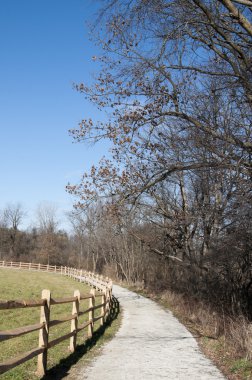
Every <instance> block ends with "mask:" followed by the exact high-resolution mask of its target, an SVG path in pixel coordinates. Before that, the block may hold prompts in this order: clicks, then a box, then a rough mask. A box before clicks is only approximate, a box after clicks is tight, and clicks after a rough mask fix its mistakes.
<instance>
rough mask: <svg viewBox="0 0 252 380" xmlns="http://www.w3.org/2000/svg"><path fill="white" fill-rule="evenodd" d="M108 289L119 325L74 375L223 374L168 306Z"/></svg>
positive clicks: (190, 377) (92, 378)
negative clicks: (98, 352)
mask: <svg viewBox="0 0 252 380" xmlns="http://www.w3.org/2000/svg"><path fill="white" fill-rule="evenodd" d="M113 293H114V295H115V297H117V298H118V300H119V302H120V306H121V307H122V308H123V320H122V325H121V327H120V329H119V331H118V332H117V334H116V336H115V338H114V339H113V340H112V341H110V342H109V343H108V344H107V345H105V346H104V348H103V350H102V353H101V356H99V357H97V358H96V359H95V360H94V362H93V363H91V365H89V366H88V367H86V368H85V369H83V371H81V372H80V373H79V376H78V377H77V379H78V380H80V379H88V380H99V379H101V380H125V379H127V380H146V379H153V380H155V379H171V380H175V379H178V380H219V379H225V378H224V376H223V375H222V374H221V373H220V372H219V370H218V369H217V368H216V367H215V366H214V365H213V364H212V362H211V361H210V360H209V359H207V358H206V357H205V356H204V355H203V354H202V353H201V352H200V350H199V348H198V344H197V342H196V340H195V339H194V338H193V336H192V335H191V334H190V333H189V332H188V331H187V329H186V328H185V327H184V326H183V325H182V324H181V323H180V322H178V320H177V319H176V318H174V317H173V315H172V314H171V313H170V312H169V311H165V310H163V309H162V308H161V307H160V306H159V305H157V304H156V303H155V302H153V301H151V300H149V299H147V298H145V297H142V296H139V295H137V294H136V293H133V292H130V291H128V290H127V289H123V288H121V287H119V286H114V288H113Z"/></svg>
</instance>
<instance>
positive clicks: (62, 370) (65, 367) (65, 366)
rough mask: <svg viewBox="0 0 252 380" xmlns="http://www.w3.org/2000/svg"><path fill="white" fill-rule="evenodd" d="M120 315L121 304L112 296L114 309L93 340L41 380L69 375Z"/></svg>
mask: <svg viewBox="0 0 252 380" xmlns="http://www.w3.org/2000/svg"><path fill="white" fill-rule="evenodd" d="M119 313H120V304H119V301H118V300H117V298H115V297H114V296H112V307H111V312H110V315H109V317H108V319H107V321H106V322H105V323H104V325H103V326H100V327H99V328H98V329H97V330H96V331H95V332H94V333H93V336H92V338H90V339H87V340H86V341H85V342H84V343H83V344H80V345H78V346H77V347H76V349H75V351H74V352H73V353H72V354H70V355H69V356H68V357H67V358H64V359H61V360H60V362H59V364H57V365H56V366H54V367H53V368H51V369H50V370H48V371H47V373H46V375H45V376H43V377H42V378H41V380H60V379H64V377H66V376H68V375H69V370H70V369H71V367H72V366H73V365H74V364H76V363H77V362H78V361H79V359H80V358H81V357H82V356H83V355H85V354H86V353H87V352H88V351H90V349H91V348H92V347H93V346H95V345H96V343H97V342H98V340H99V339H100V338H101V336H102V335H103V334H104V333H105V331H106V329H107V328H108V327H109V326H111V324H112V322H113V321H114V320H116V319H117V317H118V315H119Z"/></svg>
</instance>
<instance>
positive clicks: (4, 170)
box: [0, 0, 105, 228]
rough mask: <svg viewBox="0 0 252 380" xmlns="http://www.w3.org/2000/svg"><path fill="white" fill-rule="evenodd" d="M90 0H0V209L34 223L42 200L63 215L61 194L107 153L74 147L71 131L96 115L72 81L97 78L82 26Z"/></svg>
mask: <svg viewBox="0 0 252 380" xmlns="http://www.w3.org/2000/svg"><path fill="white" fill-rule="evenodd" d="M96 3H97V2H94V1H92V0H71V1H70V0H22V1H20V0H0V68H1V69H0V130H1V140H0V170H1V186H0V210H1V209H3V208H4V207H5V206H6V204H8V203H16V202H20V203H21V204H22V205H23V207H24V208H25V209H26V210H27V212H28V216H27V218H26V220H25V221H24V224H23V228H26V227H27V226H29V224H30V223H33V222H34V221H35V216H34V211H35V210H36V208H37V206H38V204H39V203H41V202H44V201H46V202H49V203H53V204H55V205H56V206H57V208H58V216H59V217H60V220H61V226H62V228H67V225H66V221H64V211H65V210H66V211H67V210H70V209H71V207H72V203H73V199H72V198H71V197H70V195H69V194H67V193H66V192H65V186H66V184H67V183H68V182H70V183H76V182H78V180H79V179H80V176H81V174H82V172H84V171H85V170H86V169H88V168H89V167H90V166H91V165H92V164H93V163H96V162H97V161H98V159H99V157H100V156H101V153H102V151H103V150H104V149H105V147H103V146H101V145H100V146H97V147H91V148H90V147H87V146H86V145H84V144H75V143H73V142H72V139H71V137H70V136H69V134H68V130H69V129H71V128H74V127H76V126H77V124H78V122H79V121H80V120H81V119H82V118H86V117H92V116H94V115H96V117H97V110H96V109H95V108H93V107H92V106H91V105H90V104H89V103H88V102H87V101H85V99H84V98H83V96H82V95H80V94H78V93H77V92H76V91H75V90H73V88H72V84H73V82H77V83H78V82H80V81H83V82H84V83H87V82H90V81H91V79H92V76H93V75H94V73H95V68H94V63H93V62H92V56H93V55H96V54H98V53H99V52H98V51H97V47H95V46H94V44H93V43H92V42H90V41H89V31H88V27H87V25H86V23H87V22H92V20H94V14H95V11H96V9H95V7H96Z"/></svg>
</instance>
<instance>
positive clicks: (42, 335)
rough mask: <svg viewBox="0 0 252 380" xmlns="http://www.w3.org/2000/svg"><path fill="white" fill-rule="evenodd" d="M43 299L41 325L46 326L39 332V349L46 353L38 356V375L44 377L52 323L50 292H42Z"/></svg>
mask: <svg viewBox="0 0 252 380" xmlns="http://www.w3.org/2000/svg"><path fill="white" fill-rule="evenodd" d="M42 299H44V300H45V303H44V305H43V306H41V312H40V323H43V324H44V327H43V328H42V329H40V330H39V347H42V348H44V351H43V352H42V353H41V354H39V355H38V367H37V374H38V375H39V376H44V375H45V373H46V367H47V348H48V336H49V322H50V301H51V292H50V290H47V289H44V290H42Z"/></svg>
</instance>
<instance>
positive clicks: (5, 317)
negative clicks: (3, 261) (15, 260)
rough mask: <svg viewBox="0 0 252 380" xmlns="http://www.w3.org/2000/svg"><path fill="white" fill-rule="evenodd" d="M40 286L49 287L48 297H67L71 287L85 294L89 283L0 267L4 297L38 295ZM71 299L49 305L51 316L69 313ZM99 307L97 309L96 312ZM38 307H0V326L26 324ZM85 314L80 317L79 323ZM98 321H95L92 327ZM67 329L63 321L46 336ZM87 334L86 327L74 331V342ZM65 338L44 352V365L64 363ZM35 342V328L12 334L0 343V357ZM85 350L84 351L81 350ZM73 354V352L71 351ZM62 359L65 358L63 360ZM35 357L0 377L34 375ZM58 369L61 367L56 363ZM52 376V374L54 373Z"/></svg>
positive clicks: (33, 320) (66, 354)
mask: <svg viewBox="0 0 252 380" xmlns="http://www.w3.org/2000/svg"><path fill="white" fill-rule="evenodd" d="M42 289H50V290H51V294H52V298H59V297H71V296H72V295H73V292H74V290H75V289H79V290H80V292H81V294H87V293H89V291H90V287H88V286H86V285H84V284H81V283H77V282H76V281H74V280H73V279H70V278H66V277H61V276H59V275H55V274H51V273H39V272H28V271H19V270H9V269H0V290H1V293H0V298H1V299H5V300H11V299H16V300H20V299H40V298H41V291H42ZM87 302H88V301H82V302H81V307H80V310H83V309H85V308H87ZM71 311H72V303H69V304H63V305H55V306H52V307H51V319H57V318H60V317H62V316H64V315H69V314H71ZM99 312H100V310H99V311H98V313H99ZM39 314H40V308H39V307H38V308H37V307H36V308H29V309H13V310H1V311H0V330H7V329H13V328H15V327H18V326H24V325H29V324H33V323H37V322H38V321H39ZM86 319H87V316H83V317H81V319H80V323H83V322H84V321H85V320H86ZM98 327H99V322H97V323H96V329H97V328H98ZM68 332H70V322H66V323H63V324H61V325H59V326H56V327H53V328H51V330H50V340H52V339H55V338H57V337H59V336H62V335H64V334H66V333H68ZM86 336H87V330H86V329H85V330H84V332H83V333H80V334H79V335H78V342H77V344H78V345H80V344H82V343H83V342H84V340H85V339H86ZM68 345H69V340H65V341H64V342H62V343H61V344H59V345H57V346H55V347H53V348H52V349H50V350H49V352H48V369H50V368H53V367H55V365H57V364H58V363H59V362H60V361H61V363H62V365H63V366H64V365H66V363H67V359H66V358H67V357H69V350H68ZM37 346H38V331H36V332H34V333H31V334H27V335H24V336H22V337H19V338H14V339H11V340H7V341H5V342H2V343H1V346H0V347H1V349H0V361H1V362H2V361H4V360H6V359H8V358H11V357H15V356H17V355H18V354H19V353H22V352H26V351H29V350H30V349H32V348H35V347H37ZM83 353H85V352H83ZM75 357H76V355H75ZM64 360H65V361H64ZM36 362H37V359H36V358H34V359H32V360H30V361H28V362H26V363H24V364H22V365H20V366H18V367H16V368H15V369H13V370H11V371H9V372H7V373H5V374H4V375H2V376H1V379H3V380H10V379H15V380H19V379H20V380H21V379H22V380H28V379H29V380H31V379H37V377H36V375H35V371H36ZM58 370H59V371H60V370H61V368H60V366H59V368H58ZM54 378H55V377H54Z"/></svg>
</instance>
